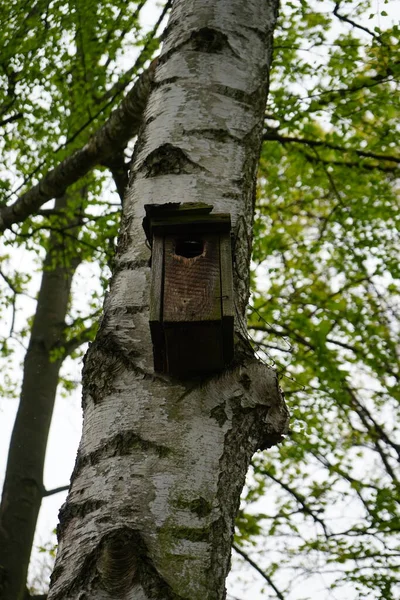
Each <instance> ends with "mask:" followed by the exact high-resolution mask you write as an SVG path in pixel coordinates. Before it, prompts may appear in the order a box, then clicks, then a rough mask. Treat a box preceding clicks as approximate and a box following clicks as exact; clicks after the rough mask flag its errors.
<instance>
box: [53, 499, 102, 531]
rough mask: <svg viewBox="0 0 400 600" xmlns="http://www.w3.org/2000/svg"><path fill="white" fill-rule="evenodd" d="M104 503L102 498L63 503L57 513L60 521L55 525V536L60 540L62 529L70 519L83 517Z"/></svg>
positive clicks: (63, 529)
mask: <svg viewBox="0 0 400 600" xmlns="http://www.w3.org/2000/svg"><path fill="white" fill-rule="evenodd" d="M104 504H106V503H105V502H104V501H103V500H86V502H69V503H68V504H63V506H62V507H61V508H60V511H59V513H58V517H59V519H60V522H59V524H58V525H57V538H58V539H59V540H60V539H61V538H62V537H63V534H64V531H65V529H66V528H67V526H68V523H70V521H71V520H72V519H76V518H78V519H83V517H85V516H86V515H88V514H89V513H92V512H94V511H96V510H99V509H100V508H101V507H102V506H103V505H104Z"/></svg>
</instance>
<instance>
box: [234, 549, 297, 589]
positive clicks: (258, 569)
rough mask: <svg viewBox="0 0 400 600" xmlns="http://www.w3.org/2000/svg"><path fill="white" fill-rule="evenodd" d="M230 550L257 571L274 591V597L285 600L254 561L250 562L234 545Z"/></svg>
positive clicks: (246, 555) (244, 553)
mask: <svg viewBox="0 0 400 600" xmlns="http://www.w3.org/2000/svg"><path fill="white" fill-rule="evenodd" d="M232 548H233V549H234V550H235V552H237V553H238V554H240V556H241V557H242V558H244V560H245V561H246V562H248V563H249V565H251V566H252V567H253V569H255V570H256V571H257V573H259V574H260V575H261V577H263V578H264V579H265V581H266V582H267V583H268V585H270V586H271V587H272V589H273V590H274V592H275V594H276V597H277V598H279V600H285V598H284V596H283V594H282V592H280V591H279V590H278V588H277V587H276V585H275V584H274V582H273V581H272V579H271V577H270V576H269V575H268V574H267V573H266V572H265V571H263V570H262V569H260V567H259V566H258V565H257V563H255V562H254V560H252V559H251V558H250V556H249V555H248V554H247V553H246V552H244V550H242V549H241V548H240V547H239V546H237V545H236V544H232Z"/></svg>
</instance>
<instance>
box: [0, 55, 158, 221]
mask: <svg viewBox="0 0 400 600" xmlns="http://www.w3.org/2000/svg"><path fill="white" fill-rule="evenodd" d="M156 64H157V59H155V60H154V61H153V62H152V63H151V65H150V67H149V68H148V69H147V71H145V72H144V73H142V74H141V75H140V76H139V77H138V79H137V81H136V83H135V85H134V86H133V88H132V89H131V90H130V92H128V94H127V96H126V97H125V98H124V99H123V100H122V102H121V104H120V105H119V107H118V108H117V109H115V110H114V111H113V112H112V113H111V115H110V117H109V118H108V120H107V121H106V122H105V123H104V125H103V126H102V127H100V129H98V130H97V131H96V133H94V134H93V135H92V136H91V138H90V139H89V141H88V143H87V144H85V146H83V148H80V149H79V150H76V151H75V152H74V153H73V154H72V155H71V156H69V157H68V158H66V159H65V160H63V161H62V162H61V163H60V164H59V165H57V167H55V168H54V169H51V170H50V171H49V172H48V173H47V174H46V175H45V176H44V177H43V178H42V179H41V181H40V182H39V183H38V184H36V185H35V186H34V187H32V188H31V189H30V190H28V191H27V192H25V193H24V194H22V195H21V196H20V197H19V198H18V200H16V201H15V202H14V204H12V205H11V206H5V207H3V208H2V209H1V210H0V231H4V230H5V229H8V228H9V227H10V226H11V225H12V224H13V223H19V222H21V221H23V220H24V219H26V218H27V217H28V216H30V215H32V214H34V213H36V212H37V211H38V209H39V208H40V206H42V204H44V203H45V202H47V201H48V200H51V199H53V198H55V197H56V196H62V195H63V194H64V193H65V190H66V189H67V188H68V187H69V186H70V185H72V184H73V183H75V182H76V181H78V180H79V179H80V178H81V177H83V176H84V175H86V173H88V172H89V171H90V170H91V169H92V168H93V167H94V166H96V165H99V164H101V163H104V161H106V160H107V159H108V158H109V157H110V156H112V155H114V154H115V153H116V152H118V151H121V150H123V149H124V148H125V147H126V144H127V143H128V141H129V140H130V139H131V138H132V137H133V136H134V135H135V134H136V133H137V131H138V129H139V125H140V122H141V119H142V114H143V110H144V107H145V105H146V102H147V98H148V95H149V91H150V87H151V84H152V82H153V79H154V71H155V67H156Z"/></svg>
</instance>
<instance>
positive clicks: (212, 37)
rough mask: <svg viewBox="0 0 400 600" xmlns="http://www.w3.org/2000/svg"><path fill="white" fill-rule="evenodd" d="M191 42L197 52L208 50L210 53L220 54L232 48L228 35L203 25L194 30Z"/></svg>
mask: <svg viewBox="0 0 400 600" xmlns="http://www.w3.org/2000/svg"><path fill="white" fill-rule="evenodd" d="M189 44H190V46H191V47H192V49H193V50H195V51H196V52H207V53H209V54H220V53H221V52H222V51H223V50H226V49H229V50H231V51H232V48H231V47H230V45H229V42H228V36H227V35H226V34H225V33H222V31H218V29H211V28H209V27H203V28H202V29H199V30H198V31H194V32H193V33H192V34H191V36H190V38H189Z"/></svg>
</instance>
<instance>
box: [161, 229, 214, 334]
mask: <svg viewBox="0 0 400 600" xmlns="http://www.w3.org/2000/svg"><path fill="white" fill-rule="evenodd" d="M221 317H222V315H221V275H220V260H219V236H218V235H215V234H214V235H213V234H208V235H207V234H204V235H197V236H193V235H192V236H190V235H188V234H187V235H186V236H185V235H178V236H166V237H165V242H164V309H163V321H164V322H168V323H174V322H177V321H181V322H196V321H197V322H198V321H220V320H221Z"/></svg>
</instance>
